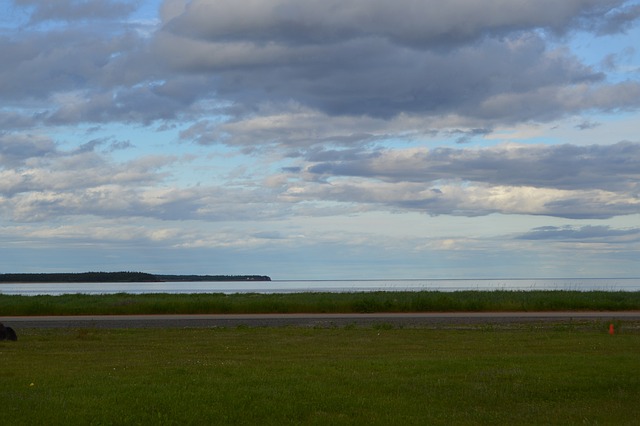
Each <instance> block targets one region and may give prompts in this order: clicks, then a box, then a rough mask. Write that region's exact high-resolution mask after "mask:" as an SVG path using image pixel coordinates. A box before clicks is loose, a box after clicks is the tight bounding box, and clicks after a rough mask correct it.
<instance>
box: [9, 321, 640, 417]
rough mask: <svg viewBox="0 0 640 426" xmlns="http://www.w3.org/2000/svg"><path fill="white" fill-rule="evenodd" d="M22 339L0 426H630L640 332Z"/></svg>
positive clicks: (85, 334) (234, 333)
mask: <svg viewBox="0 0 640 426" xmlns="http://www.w3.org/2000/svg"><path fill="white" fill-rule="evenodd" d="M637 325H638V324H634V323H628V324H621V327H620V328H619V329H620V330H621V332H620V333H618V334H616V335H614V336H610V335H609V334H607V332H606V326H605V325H604V324H598V325H594V324H589V325H586V326H585V325H581V326H580V327H576V326H574V325H571V324H562V325H555V326H547V327H545V328H535V327H533V326H522V325H519V326H512V327H514V328H509V327H507V328H493V327H491V328H488V327H479V328H475V329H466V330H463V329H458V330H443V329H440V330H438V329H427V328H402V329H395V328H390V327H376V328H356V327H346V328H323V329H309V328H293V327H292V328H288V327H285V328H210V329H167V330H157V329H151V330H150V329H144V330H143V329H30V330H21V332H20V340H19V341H18V342H0V359H2V364H3V368H2V380H0V400H1V401H2V410H0V424H3V425H4V424H6V425H9V424H11V425H16V426H17V425H34V424H46V425H69V424H82V425H91V424H93V425H130V424H144V425H146V424H167V425H202V424H241V425H242V424H247V425H256V424H260V425H264V424H267V425H269V424H271V425H282V424H305V425H314V424H316V425H326V424H331V425H341V424H343V425H354V424H363V425H390V424H399V425H424V424H491V425H494V424H511V425H516V424H531V425H537V424H559V425H567V424H615V425H624V424H629V425H631V424H637V421H638V418H639V417H640V406H639V405H638V403H637V402H638V400H640V374H639V373H638V367H640V358H639V357H640V355H639V354H640V329H638V328H637Z"/></svg>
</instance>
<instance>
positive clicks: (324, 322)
mask: <svg viewBox="0 0 640 426" xmlns="http://www.w3.org/2000/svg"><path fill="white" fill-rule="evenodd" d="M614 320H627V321H640V311H617V312H599V311H593V312H591V311H589V312H564V311H563V312H447V313H370V314H228V315H77V316H28V317H27V316H24V317H23V316H0V322H2V323H4V324H5V325H7V326H11V327H13V328H152V327H165V328H166V327H179V328H182V327H237V326H249V327H281V326H299V327H331V326H347V325H361V326H362V325H364V326H366V325H375V324H388V325H393V326H446V325H462V324H509V323H532V322H575V321H583V322H584V321H614Z"/></svg>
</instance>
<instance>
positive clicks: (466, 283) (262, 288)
mask: <svg viewBox="0 0 640 426" xmlns="http://www.w3.org/2000/svg"><path fill="white" fill-rule="evenodd" d="M423 290H431V291H458V290H577V291H589V290H604V291H640V278H592V279H589V278H573V279H463V280H348V281H340V280H327V281H322V280H313V281H289V280H274V281H249V282H244V281H218V282H162V283H39V284H30V283H29V284H0V294H19V295H27V296H33V295H40V294H47V295H60V294H74V293H83V294H112V293H131V294H143V293H173V294H184V293H225V294H232V293H263V294H268V293H302V292H332V293H341V292H342V293H343V292H370V291H423Z"/></svg>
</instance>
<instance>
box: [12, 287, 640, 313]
mask: <svg viewBox="0 0 640 426" xmlns="http://www.w3.org/2000/svg"><path fill="white" fill-rule="evenodd" d="M0 290H1V287H0ZM637 309H640V292H608V291H587V292H580V291H457V292H437V291H422V292H373V293H296V294H230V295H225V294H144V295H133V294H126V293H120V294H111V295H83V294H69V295H62V296H13V295H2V294H0V312H2V314H3V315H7V316H9V315H80V314H91V315H100V314H165V313H166V314H190V313H193V314H196V313H211V314H214V313H220V314H225V313H290V312H303V313H308V312H321V313H322V312H339V313H346V312H436V311H440V312H447V311H448V312H451V311H553V310H613V311H616V310H637Z"/></svg>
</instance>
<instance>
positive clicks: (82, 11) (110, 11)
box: [13, 0, 140, 23]
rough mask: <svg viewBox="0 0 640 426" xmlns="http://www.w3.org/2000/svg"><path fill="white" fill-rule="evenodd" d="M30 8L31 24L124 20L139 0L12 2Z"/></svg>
mask: <svg viewBox="0 0 640 426" xmlns="http://www.w3.org/2000/svg"><path fill="white" fill-rule="evenodd" d="M13 3H14V4H16V5H17V6H23V7H25V6H26V7H28V8H30V12H31V16H30V21H31V22H32V23H39V22H43V21H66V22H68V21H79V20H102V19H115V18H124V17H126V16H129V14H131V13H132V12H133V11H134V10H136V8H137V7H138V5H139V4H140V1H139V0H127V1H114V0H55V1H47V0H13Z"/></svg>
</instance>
